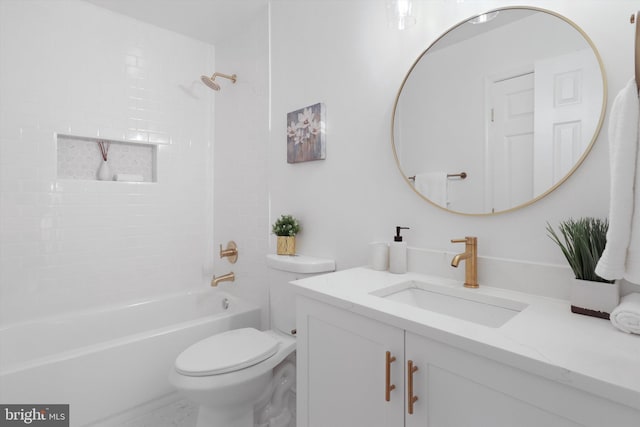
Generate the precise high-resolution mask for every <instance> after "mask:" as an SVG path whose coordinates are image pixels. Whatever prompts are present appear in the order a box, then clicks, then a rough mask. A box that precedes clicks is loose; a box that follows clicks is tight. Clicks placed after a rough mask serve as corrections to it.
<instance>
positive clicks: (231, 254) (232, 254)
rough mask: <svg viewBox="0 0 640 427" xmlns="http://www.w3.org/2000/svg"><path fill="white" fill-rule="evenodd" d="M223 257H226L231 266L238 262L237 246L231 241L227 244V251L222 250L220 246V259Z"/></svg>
mask: <svg viewBox="0 0 640 427" xmlns="http://www.w3.org/2000/svg"><path fill="white" fill-rule="evenodd" d="M224 257H227V258H228V260H229V262H230V263H231V264H235V263H236V261H238V246H237V245H236V242H234V241H233V240H230V241H229V243H227V249H222V245H220V258H224Z"/></svg>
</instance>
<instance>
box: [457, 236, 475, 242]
mask: <svg viewBox="0 0 640 427" xmlns="http://www.w3.org/2000/svg"><path fill="white" fill-rule="evenodd" d="M476 239H477V238H476V237H472V236H467V237H465V238H464V239H451V243H466V244H472V243H473V241H474V240H476Z"/></svg>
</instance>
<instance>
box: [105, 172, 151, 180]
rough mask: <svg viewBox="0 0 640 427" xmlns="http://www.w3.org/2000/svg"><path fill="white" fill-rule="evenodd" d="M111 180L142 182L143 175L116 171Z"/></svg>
mask: <svg viewBox="0 0 640 427" xmlns="http://www.w3.org/2000/svg"><path fill="white" fill-rule="evenodd" d="M113 180H114V181H122V182H144V177H143V176H142V175H137V174H132V173H117V174H115V175H114V176H113Z"/></svg>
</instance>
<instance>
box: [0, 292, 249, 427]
mask: <svg viewBox="0 0 640 427" xmlns="http://www.w3.org/2000/svg"><path fill="white" fill-rule="evenodd" d="M259 325H260V309H259V308H258V307H256V306H254V305H251V304H249V303H247V302H246V301H243V300H240V299H238V298H236V297H233V296H231V295H229V294H225V293H223V292H221V291H219V290H217V289H215V290H214V289H208V288H207V289H203V290H202V291H194V292H189V293H181V294H172V295H166V296H162V297H159V298H156V299H153V300H147V301H141V302H136V303H132V304H127V305H120V306H111V307H106V308H101V309H94V310H87V311H82V312H76V313H72V314H66V315H64V316H57V317H52V318H47V319H42V320H38V321H33V322H25V323H19V324H15V325H9V326H7V327H3V328H0V403H2V404H8V403H17V404H57V403H61V404H69V405H70V406H69V418H70V424H71V426H74V427H80V426H86V425H90V424H92V423H94V422H96V421H99V420H103V419H107V418H109V417H112V416H114V415H117V414H119V413H122V412H124V411H127V410H129V409H131V408H133V407H135V406H138V405H141V404H144V403H147V402H150V401H152V400H155V399H158V398H160V397H163V396H165V395H168V394H170V393H172V392H174V389H173V388H172V387H171V385H170V384H169V382H168V379H167V378H168V373H169V370H170V369H171V367H172V366H173V362H174V360H175V358H176V356H177V355H178V354H179V353H180V352H181V351H182V350H184V349H185V348H187V347H188V346H189V345H190V344H192V343H194V342H196V341H198V340H200V339H202V338H205V337H207V336H210V335H212V334H215V333H217V332H221V331H226V330H229V329H236V328H241V327H248V326H253V327H259Z"/></svg>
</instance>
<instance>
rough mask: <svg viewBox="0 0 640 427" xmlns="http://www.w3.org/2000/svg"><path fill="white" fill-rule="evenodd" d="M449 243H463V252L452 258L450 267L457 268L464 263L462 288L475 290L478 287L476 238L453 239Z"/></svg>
mask: <svg viewBox="0 0 640 427" xmlns="http://www.w3.org/2000/svg"><path fill="white" fill-rule="evenodd" d="M451 243H464V244H465V246H464V252H463V253H461V254H458V255H456V256H454V257H453V259H452V260H451V266H452V267H458V264H460V261H466V264H465V270H464V287H465V288H477V287H478V286H480V285H478V238H477V237H465V238H464V239H453V240H451Z"/></svg>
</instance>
